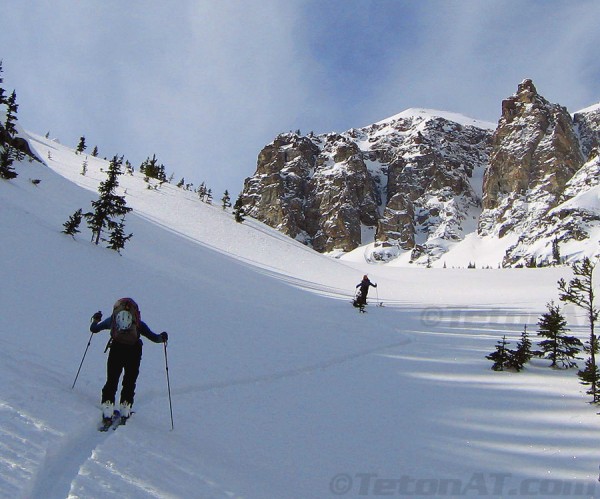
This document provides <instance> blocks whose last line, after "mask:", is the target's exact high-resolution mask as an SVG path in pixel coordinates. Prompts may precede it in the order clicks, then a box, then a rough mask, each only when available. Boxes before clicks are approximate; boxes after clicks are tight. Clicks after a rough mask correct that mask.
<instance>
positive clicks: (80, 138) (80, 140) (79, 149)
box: [76, 136, 86, 154]
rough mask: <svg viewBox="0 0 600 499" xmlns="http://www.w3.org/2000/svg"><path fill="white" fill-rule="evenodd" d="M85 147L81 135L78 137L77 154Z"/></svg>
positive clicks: (83, 138)
mask: <svg viewBox="0 0 600 499" xmlns="http://www.w3.org/2000/svg"><path fill="white" fill-rule="evenodd" d="M85 148H86V145H85V137H83V136H81V137H79V144H77V151H76V152H77V154H81V153H82V152H83V151H85Z"/></svg>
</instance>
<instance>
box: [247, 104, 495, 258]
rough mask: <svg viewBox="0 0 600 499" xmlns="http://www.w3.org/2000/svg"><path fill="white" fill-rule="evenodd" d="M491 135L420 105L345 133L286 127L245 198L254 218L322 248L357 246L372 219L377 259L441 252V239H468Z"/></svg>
mask: <svg viewBox="0 0 600 499" xmlns="http://www.w3.org/2000/svg"><path fill="white" fill-rule="evenodd" d="M457 118H460V119H461V120H463V121H467V119H466V118H464V117H457ZM490 139H491V132H490V131H489V130H487V129H481V128H478V127H475V126H472V125H470V124H459V123H457V122H453V121H450V120H449V119H446V118H444V117H440V116H436V115H435V114H432V113H431V112H425V111H418V110H410V111H407V112H405V113H402V114H400V115H397V116H395V117H393V118H390V119H388V120H385V121H382V122H380V123H376V124H374V125H371V126H368V127H365V128H362V129H358V130H356V129H353V130H350V131H348V132H345V133H343V134H326V135H321V136H311V137H300V136H298V135H296V134H284V135H280V136H278V137H277V138H276V139H275V141H274V142H273V143H271V144H269V145H267V146H266V147H265V148H264V149H263V150H262V151H261V153H260V154H259V157H258V164H257V169H256V173H255V174H254V175H253V176H252V177H251V178H249V179H247V180H246V182H245V186H244V191H243V201H244V204H245V206H246V208H247V210H248V214H249V215H250V216H252V217H254V218H257V219H259V220H261V221H264V222H266V223H267V224H269V225H271V226H273V227H276V228H278V229H279V230H281V231H282V232H284V233H286V234H288V235H290V236H291V237H295V238H297V239H300V240H303V241H305V242H306V243H308V244H311V245H312V246H313V248H314V249H316V250H317V251H321V252H331V251H334V250H342V251H350V250H352V249H354V248H356V247H357V246H359V245H361V244H365V243H366V242H369V241H365V240H364V239H363V237H362V233H363V229H365V227H372V228H376V236H375V238H376V240H377V241H378V242H380V243H381V245H380V248H381V250H380V251H379V250H378V251H376V252H375V254H374V258H376V259H387V258H390V257H393V256H395V255H396V254H397V253H398V251H399V250H400V249H411V250H412V249H415V250H416V252H415V255H417V256H418V255H419V254H421V253H422V252H424V251H429V250H431V251H432V252H435V251H436V249H435V248H434V246H435V242H434V241H440V240H444V241H455V240H458V239H460V238H461V237H462V235H463V233H464V228H463V223H464V222H465V220H467V221H468V220H471V219H472V217H473V216H474V215H473V213H472V211H473V210H475V211H478V210H479V206H480V203H481V201H480V196H479V194H478V190H479V188H474V187H473V186H472V185H471V179H472V177H473V174H474V172H475V171H478V172H481V171H483V168H484V166H485V164H486V162H487V159H488V151H489V147H490ZM471 225H472V222H471ZM470 228H471V227H470ZM428 244H429V246H428ZM428 248H429V249H428Z"/></svg>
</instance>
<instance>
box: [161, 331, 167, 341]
mask: <svg viewBox="0 0 600 499" xmlns="http://www.w3.org/2000/svg"><path fill="white" fill-rule="evenodd" d="M160 337H161V338H162V341H163V343H166V342H167V341H169V335H168V334H167V332H166V331H163V332H162V333H160Z"/></svg>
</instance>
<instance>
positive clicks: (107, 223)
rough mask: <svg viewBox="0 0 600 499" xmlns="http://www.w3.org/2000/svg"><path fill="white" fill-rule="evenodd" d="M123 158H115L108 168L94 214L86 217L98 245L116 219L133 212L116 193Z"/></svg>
mask: <svg viewBox="0 0 600 499" xmlns="http://www.w3.org/2000/svg"><path fill="white" fill-rule="evenodd" d="M122 164H123V157H122V156H121V157H120V158H119V157H118V156H115V157H114V158H113V159H112V160H111V162H110V165H109V167H108V172H107V175H108V178H107V179H106V180H105V181H104V182H102V183H101V184H100V186H99V187H98V194H99V198H98V199H97V200H96V201H92V207H93V208H94V211H93V212H88V213H86V214H85V215H84V216H85V218H86V219H87V223H88V227H89V228H90V230H91V231H92V241H94V242H95V244H98V242H99V241H100V237H101V235H102V231H103V230H104V229H105V228H106V227H108V229H109V230H110V229H111V228H112V227H113V226H114V225H113V224H115V223H116V222H114V221H113V219H114V218H115V217H124V216H125V215H126V214H127V213H129V212H130V211H131V208H129V207H128V206H127V203H126V201H125V198H124V197H123V196H119V195H117V194H116V193H115V191H116V189H117V187H118V186H119V181H118V177H119V175H121V166H122Z"/></svg>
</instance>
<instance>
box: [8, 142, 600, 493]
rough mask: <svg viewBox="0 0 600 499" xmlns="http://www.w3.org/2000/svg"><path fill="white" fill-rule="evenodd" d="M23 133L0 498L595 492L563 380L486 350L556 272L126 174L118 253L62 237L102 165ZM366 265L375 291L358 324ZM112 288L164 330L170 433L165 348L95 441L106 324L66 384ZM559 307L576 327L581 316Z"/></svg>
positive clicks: (580, 427)
mask: <svg viewBox="0 0 600 499" xmlns="http://www.w3.org/2000/svg"><path fill="white" fill-rule="evenodd" d="M30 142H31V145H32V146H33V147H34V148H35V149H36V151H37V153H38V154H39V157H40V158H42V159H43V160H44V161H45V162H46V163H47V164H48V167H46V166H43V165H40V164H37V163H32V164H29V163H24V164H19V165H17V172H18V173H19V177H18V178H17V179H15V180H12V181H0V234H1V238H2V242H3V244H2V246H1V249H0V257H1V259H2V262H3V264H2V267H1V274H0V279H1V282H2V295H1V297H0V331H2V332H3V344H2V349H1V350H0V359H1V362H0V375H1V377H2V391H1V392H0V432H1V434H2V443H1V445H0V496H1V497H11V498H12V497H23V498H44V499H52V498H65V497H69V498H101V497H113V496H120V497H128V498H147V497H160V498H189V497H201V498H221V497H223V498H233V497H237V498H241V497H244V498H277V499H281V498H317V497H318V498H328V497H339V496H340V495H342V496H343V497H358V496H365V495H366V496H379V495H386V494H387V495H389V493H390V492H391V491H393V492H394V493H393V494H391V495H404V496H410V497H415V496H420V495H430V496H433V495H441V496H447V497H452V496H463V495H466V496H471V497H482V496H485V497H502V496H507V495H518V496H519V497H542V496H549V495H561V494H562V495H577V496H586V497H593V496H597V494H598V493H599V490H600V488H599V487H600V486H598V484H597V482H596V478H597V473H598V457H597V449H598V446H599V445H600V436H599V435H598V431H597V425H598V416H597V415H596V411H597V408H595V407H591V406H590V405H589V404H587V403H586V402H587V400H588V396H586V395H585V394H584V393H583V391H584V390H583V388H582V387H581V386H580V385H579V383H578V381H577V378H576V376H575V372H574V371H558V370H556V371H555V370H550V369H548V367H547V364H548V363H547V362H545V361H539V360H538V361H534V362H533V363H532V365H530V366H529V367H528V368H527V369H526V370H525V372H522V373H518V374H516V373H506V372H505V373H495V372H493V371H491V370H490V365H491V363H490V362H489V361H488V360H486V359H485V355H486V354H487V353H489V352H491V351H492V350H493V348H494V345H495V343H496V341H497V340H498V339H499V338H501V336H502V335H503V334H506V335H507V337H508V338H509V339H510V340H513V341H514V339H515V338H517V337H518V336H519V334H520V333H521V331H522V329H523V326H524V325H528V326H529V331H530V332H532V333H533V331H534V330H535V324H536V322H537V319H538V317H539V315H540V314H541V313H542V312H544V311H545V304H546V303H547V302H548V301H550V300H552V299H554V300H556V299H557V290H556V281H557V280H558V279H559V278H561V277H566V278H568V277H569V275H570V274H569V270H568V269H567V268H546V269H504V270H499V269H493V270H482V269H476V270H465V269H451V268H448V269H440V268H433V269H424V268H403V267H398V266H394V265H385V266H382V265H378V266H374V265H368V264H367V263H366V262H365V260H364V257H363V258H362V259H361V258H359V257H357V256H356V253H355V252H353V253H352V255H353V258H350V259H347V260H337V259H333V258H329V257H326V256H323V255H319V254H317V253H315V252H313V251H312V250H310V249H308V248H307V247H305V246H303V245H302V244H300V243H298V242H297V241H294V240H292V239H290V238H287V237H285V236H283V235H281V234H279V233H277V232H276V231H274V230H272V229H270V228H268V227H267V226H265V225H263V224H260V223H258V222H256V221H253V220H250V219H248V220H247V221H246V222H244V223H243V224H237V223H235V221H234V220H233V217H232V216H231V214H230V213H229V212H225V211H223V210H222V209H221V208H220V207H219V206H218V205H213V206H209V205H206V204H204V203H201V202H200V201H199V200H198V199H197V197H196V196H195V195H194V194H193V193H191V192H186V191H183V190H180V189H177V188H176V187H174V186H171V185H163V186H162V187H160V188H157V189H148V188H147V185H146V184H145V183H144V182H143V180H142V177H141V176H140V175H139V174H137V173H136V174H135V175H134V176H133V177H131V176H123V177H121V187H122V189H123V192H125V190H126V198H127V202H128V205H129V206H131V207H133V208H134V211H133V212H132V213H131V214H129V215H128V217H127V220H126V230H127V231H128V232H133V234H134V236H133V238H132V239H131V241H130V242H129V243H128V244H127V246H126V247H125V249H124V251H123V255H122V256H120V255H118V254H117V253H115V252H114V251H111V250H108V249H106V248H104V247H102V246H95V245H93V244H91V243H90V242H89V239H90V235H89V232H88V231H87V229H85V228H83V227H82V233H81V234H78V235H77V236H76V237H75V239H73V238H71V237H69V236H66V235H64V234H62V233H61V230H62V224H63V223H64V222H65V221H66V220H67V219H68V217H69V216H70V215H71V214H72V213H73V212H75V211H76V210H77V209H78V208H83V209H84V210H86V209H89V207H90V201H91V200H93V199H95V197H96V193H95V192H96V189H97V186H98V182H99V181H101V180H103V179H104V177H105V174H104V173H103V172H101V171H100V169H101V168H103V169H104V170H106V167H107V162H105V161H103V160H100V159H97V158H92V157H88V158H87V160H88V173H87V175H86V176H83V175H81V174H80V172H81V165H82V162H83V159H84V157H85V156H83V155H76V154H74V153H73V151H72V150H70V149H68V148H67V147H64V146H62V145H60V144H58V143H56V142H53V141H49V140H47V139H44V138H42V137H40V136H32V140H31V141H30ZM49 156H50V157H49ZM33 178H37V179H40V180H41V183H40V184H39V185H37V186H36V185H33V184H32V183H31V182H30V181H29V179H33ZM216 197H217V196H215V198H216ZM215 202H216V201H215ZM467 244H471V245H474V244H477V242H476V241H474V240H471V239H470V238H467V239H466V240H465V241H464V242H463V243H461V245H463V246H464V245H467ZM457 246H458V245H457ZM463 251H468V250H467V249H463ZM478 251H479V250H478ZM363 252H364V248H363ZM363 254H364V253H363ZM451 254H452V252H450V253H449V254H448V256H447V257H446V259H448V258H450V255H451ZM479 263H480V262H477V264H478V266H479ZM364 273H368V274H369V276H370V278H371V280H372V281H374V282H377V283H378V287H377V288H376V289H371V291H370V295H369V296H370V305H369V307H368V309H367V310H368V313H366V314H359V313H357V311H356V310H355V309H354V308H353V307H351V305H350V303H349V301H350V298H351V296H353V293H354V287H355V285H356V284H357V283H358V281H359V280H360V278H361V277H362V275H363V274H364ZM122 296H132V297H133V298H135V299H136V301H137V302H138V303H139V304H140V307H141V312H142V317H143V318H144V320H145V321H146V322H147V323H148V325H149V326H150V327H151V328H152V329H153V330H154V331H155V332H160V331H162V330H166V331H168V332H169V335H170V342H169V345H168V349H167V351H168V362H169V373H170V381H171V388H172V402H173V414H174V430H173V431H171V428H170V415H169V402H168V396H167V386H166V376H165V350H164V349H163V347H162V346H161V345H157V344H153V343H151V342H146V343H145V346H144V357H143V360H142V367H141V372H140V377H139V380H138V386H137V392H136V403H135V406H134V410H135V411H136V413H135V414H134V415H133V416H132V419H131V421H130V422H129V423H128V424H127V425H126V426H124V427H120V428H119V429H118V430H116V431H114V432H108V433H99V432H97V431H96V424H97V422H98V420H99V417H100V409H99V405H100V399H99V398H100V389H101V388H102V385H103V383H104V376H105V362H106V356H105V354H104V353H103V350H104V346H105V343H106V340H107V338H106V335H105V334H103V333H100V334H98V335H94V336H93V337H92V339H91V343H90V348H89V350H88V352H87V356H86V358H85V362H84V364H83V367H82V370H81V374H80V376H79V379H78V381H77V384H76V386H75V388H74V389H71V385H72V383H73V380H74V377H75V373H76V371H77V367H78V366H79V363H80V361H81V358H82V355H83V353H84V351H85V348H86V345H87V342H88V339H89V338H90V334H89V330H88V327H89V317H90V316H91V315H92V314H93V313H94V312H96V311H97V310H102V311H103V312H104V313H105V314H107V313H109V312H110V307H111V306H112V304H113V302H114V301H115V300H116V298H119V297H122ZM378 302H381V303H383V304H384V306H383V307H378V306H377V304H378ZM566 312H567V315H568V318H569V320H570V327H571V329H572V332H573V333H574V334H577V335H578V336H579V337H581V338H582V339H585V337H586V326H585V320H584V317H583V314H581V313H580V312H578V311H577V310H575V309H573V308H567V309H566ZM502 477H503V478H502ZM501 478H502V480H500V479H501ZM343 487H346V489H347V490H346V489H345V488H343ZM557 490H558V492H560V493H561V494H556V493H555V492H556V491H557ZM552 492H554V493H552Z"/></svg>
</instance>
